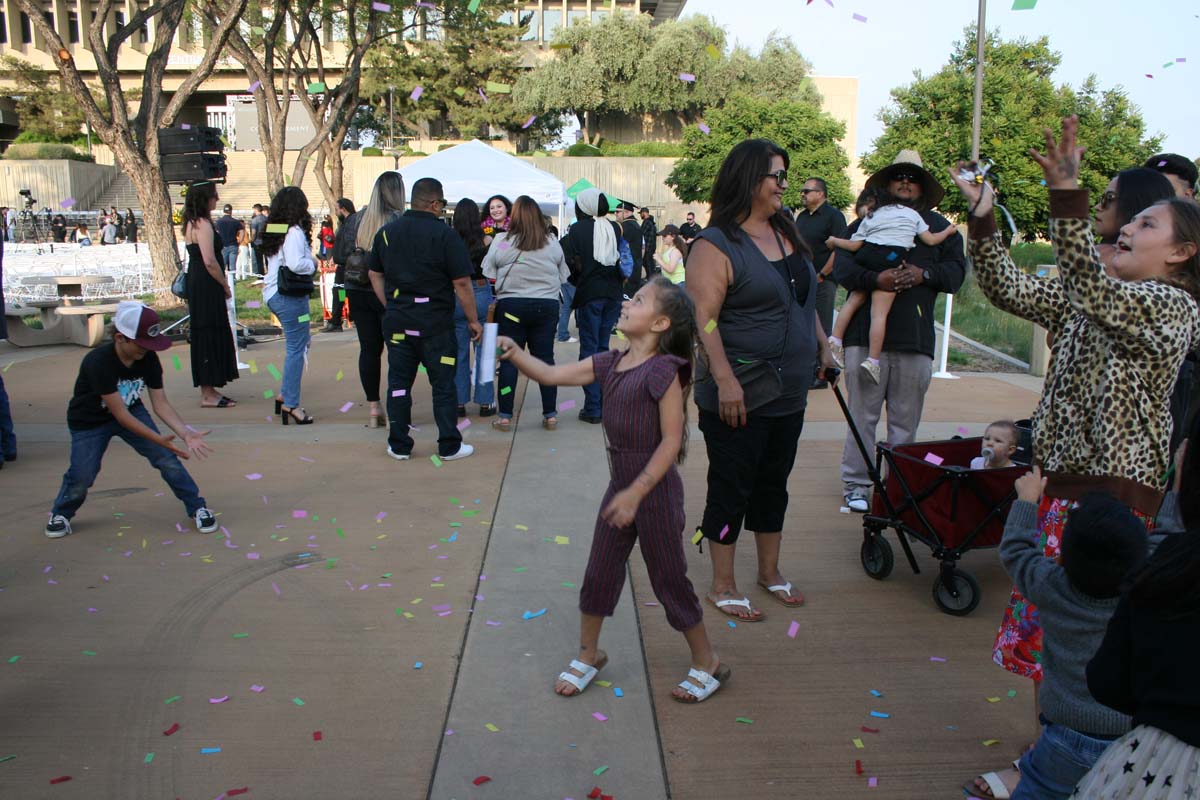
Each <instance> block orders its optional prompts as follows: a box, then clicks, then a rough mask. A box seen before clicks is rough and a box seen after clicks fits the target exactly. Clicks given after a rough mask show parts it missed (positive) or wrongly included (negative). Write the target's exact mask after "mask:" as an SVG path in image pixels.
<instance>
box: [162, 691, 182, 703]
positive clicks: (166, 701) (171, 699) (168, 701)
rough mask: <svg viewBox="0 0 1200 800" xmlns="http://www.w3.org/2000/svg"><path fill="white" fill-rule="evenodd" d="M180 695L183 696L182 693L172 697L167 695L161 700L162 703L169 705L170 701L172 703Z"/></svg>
mask: <svg viewBox="0 0 1200 800" xmlns="http://www.w3.org/2000/svg"><path fill="white" fill-rule="evenodd" d="M182 697H183V695H179V694H177V695H175V696H174V697H168V698H167V699H166V700H163V705H165V706H169V705H171V703H174V702H175V701H176V700H179V699H180V698H182Z"/></svg>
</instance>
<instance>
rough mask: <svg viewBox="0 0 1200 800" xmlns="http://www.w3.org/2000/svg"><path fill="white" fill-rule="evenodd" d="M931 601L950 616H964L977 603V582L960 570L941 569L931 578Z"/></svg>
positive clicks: (973, 608) (972, 609)
mask: <svg viewBox="0 0 1200 800" xmlns="http://www.w3.org/2000/svg"><path fill="white" fill-rule="evenodd" d="M933 602H935V603H937V607H938V608H940V609H941V610H942V611H943V612H945V613H947V614H950V615H951V616H955V617H965V616H966V615H968V614H970V613H971V612H972V611H974V610H975V607H976V606H977V605H979V582H978V581H976V580H975V578H974V577H972V576H971V574H970V573H967V572H963V571H962V570H958V569H953V568H951V569H948V570H942V571H940V572H939V573H938V576H937V577H936V578H934V580H933Z"/></svg>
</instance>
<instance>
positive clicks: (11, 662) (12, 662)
mask: <svg viewBox="0 0 1200 800" xmlns="http://www.w3.org/2000/svg"><path fill="white" fill-rule="evenodd" d="M20 660H21V657H20V656H13V657H12V658H10V659H9V660H8V663H10V664H15V663H17V662H18V661H20Z"/></svg>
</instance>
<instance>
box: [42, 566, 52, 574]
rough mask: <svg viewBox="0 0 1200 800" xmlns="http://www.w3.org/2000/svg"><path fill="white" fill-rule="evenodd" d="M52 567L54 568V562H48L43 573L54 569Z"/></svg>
mask: <svg viewBox="0 0 1200 800" xmlns="http://www.w3.org/2000/svg"><path fill="white" fill-rule="evenodd" d="M52 569H54V565H53V564H47V565H46V568H45V569H43V570H42V574H43V575H45V574H46V573H48V572H49V571H50V570H52Z"/></svg>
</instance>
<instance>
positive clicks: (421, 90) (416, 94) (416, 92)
mask: <svg viewBox="0 0 1200 800" xmlns="http://www.w3.org/2000/svg"><path fill="white" fill-rule="evenodd" d="M423 94H425V87H423V86H415V87H413V90H412V94H410V95H409V96H408V99H409V100H412V101H413V102H414V103H415V102H417V101H418V100H420V99H421V95H423Z"/></svg>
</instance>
